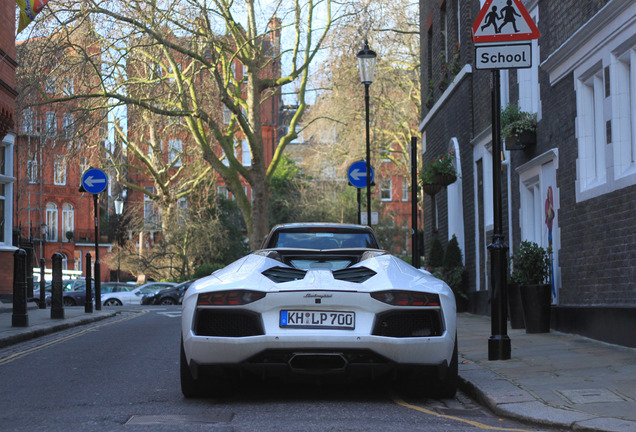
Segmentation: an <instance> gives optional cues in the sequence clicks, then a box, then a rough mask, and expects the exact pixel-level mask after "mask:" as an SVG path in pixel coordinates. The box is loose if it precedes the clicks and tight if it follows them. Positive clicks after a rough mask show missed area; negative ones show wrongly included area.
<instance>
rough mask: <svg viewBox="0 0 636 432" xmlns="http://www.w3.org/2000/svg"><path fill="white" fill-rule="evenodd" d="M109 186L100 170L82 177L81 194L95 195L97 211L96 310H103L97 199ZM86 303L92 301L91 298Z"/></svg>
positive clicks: (94, 200)
mask: <svg viewBox="0 0 636 432" xmlns="http://www.w3.org/2000/svg"><path fill="white" fill-rule="evenodd" d="M106 186H108V177H107V176H106V173H105V172H104V171H102V170H100V169H98V168H92V167H91V168H89V169H87V170H86V172H85V173H84V174H83V175H82V187H81V189H80V192H88V193H91V194H93V207H94V209H95V264H94V267H95V271H94V272H93V274H94V278H95V310H102V285H101V280H100V279H101V278H100V276H101V264H100V262H99V205H98V203H97V198H98V196H99V194H100V193H102V192H103V191H104V190H105V189H106ZM86 301H90V299H89V298H87V299H86Z"/></svg>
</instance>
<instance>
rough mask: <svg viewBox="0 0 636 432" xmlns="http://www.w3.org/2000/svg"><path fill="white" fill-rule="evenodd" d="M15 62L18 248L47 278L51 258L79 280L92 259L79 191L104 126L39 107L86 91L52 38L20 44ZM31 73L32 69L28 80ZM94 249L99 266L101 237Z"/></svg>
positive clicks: (87, 208) (90, 231) (90, 212)
mask: <svg viewBox="0 0 636 432" xmlns="http://www.w3.org/2000/svg"><path fill="white" fill-rule="evenodd" d="M77 34H78V35H81V34H82V32H77ZM87 50H88V52H93V53H96V52H98V47H96V46H90V45H88V46H87ZM35 53H39V54H40V55H37V54H35ZM17 56H18V58H19V62H20V65H21V66H20V69H19V72H20V73H19V79H18V82H17V87H18V88H19V89H20V90H19V91H20V95H19V97H18V100H17V105H16V112H17V113H18V115H17V116H16V117H17V118H16V134H17V136H16V148H15V152H14V166H15V168H14V169H15V178H16V182H15V194H14V195H15V201H14V207H15V212H14V219H13V227H14V232H15V233H16V237H17V239H18V241H19V244H20V245H21V247H23V248H25V249H29V248H30V249H32V251H33V253H32V262H31V263H30V264H31V265H32V266H33V267H35V268H37V267H39V266H40V260H42V259H44V263H45V267H46V268H47V269H49V270H50V269H51V259H52V256H53V254H54V253H60V254H62V257H63V260H62V270H63V271H64V272H65V277H77V276H81V275H84V274H85V270H86V269H85V257H86V254H87V253H89V252H90V253H91V256H92V258H93V262H94V260H95V256H96V254H95V228H94V227H95V219H94V204H93V196H92V195H91V194H89V193H81V192H79V186H80V184H81V176H82V174H83V173H84V172H85V171H86V170H87V169H88V168H89V167H90V166H95V167H98V166H99V157H98V156H99V153H100V151H101V149H102V148H103V145H104V143H105V138H106V130H107V127H106V120H105V119H104V116H103V113H101V112H92V113H87V112H86V111H82V110H80V109H78V108H79V102H78V101H71V102H68V103H50V104H40V103H41V102H42V100H43V99H42V98H41V97H40V96H39V92H38V90H39V89H42V90H44V91H45V92H46V97H47V98H48V99H54V98H56V97H61V96H72V95H73V94H75V93H78V92H82V91H87V88H88V87H87V86H90V85H91V80H90V79H88V78H87V76H83V75H82V74H81V73H79V72H78V68H75V67H72V66H71V67H69V66H68V65H69V62H71V60H70V57H72V53H70V52H69V48H65V46H64V44H63V42H62V41H58V40H55V36H52V37H50V38H43V39H35V40H26V41H23V42H20V43H19V44H17ZM33 65H37V66H36V67H35V73H32V72H33V71H32V70H31V67H32V66H33ZM67 68H68V70H67ZM38 80H39V81H38ZM107 195H108V194H107V193H105V194H100V205H99V207H104V208H108V205H107V204H108V201H109V198H108V196H107ZM111 207H112V206H111ZM99 243H100V246H99V253H100V259H103V257H104V256H105V255H106V254H107V253H108V252H109V250H110V248H111V244H110V243H109V239H107V238H104V237H102V236H100V239H99ZM109 272H110V270H109V269H108V268H107V267H106V266H105V265H102V266H101V274H100V280H102V281H105V280H109ZM93 275H94V272H93Z"/></svg>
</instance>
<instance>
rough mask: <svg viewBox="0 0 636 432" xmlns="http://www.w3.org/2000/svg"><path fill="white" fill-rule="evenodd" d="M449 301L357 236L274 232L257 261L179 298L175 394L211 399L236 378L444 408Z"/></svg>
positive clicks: (250, 259)
mask: <svg viewBox="0 0 636 432" xmlns="http://www.w3.org/2000/svg"><path fill="white" fill-rule="evenodd" d="M456 334H457V333H456V316H455V297H454V296H453V293H452V291H451V290H450V288H449V287H448V286H447V285H446V284H445V283H444V282H443V281H441V280H439V279H436V278H434V277H433V276H432V275H431V274H430V273H428V272H426V271H424V270H420V269H416V268H414V267H412V266H410V265H409V264H407V263H405V262H404V261H402V260H400V259H399V258H396V257H394V256H392V255H390V254H388V253H387V252H385V251H383V250H380V249H379V245H378V242H377V240H376V238H375V236H374V234H373V231H372V230H371V229H370V228H368V227H365V226H360V225H343V224H288V225H279V226H277V227H275V228H274V229H273V230H272V232H271V233H270V235H269V236H268V238H267V239H266V240H265V242H264V244H263V248H262V249H261V250H258V251H255V252H253V253H251V254H249V255H247V256H246V257H244V258H241V259H239V260H238V261H236V262H234V263H232V264H230V265H229V266H227V267H226V268H224V269H221V270H218V271H216V272H214V273H213V274H212V275H210V276H208V277H205V278H202V279H199V280H197V281H196V282H195V283H193V284H192V285H191V286H190V288H189V289H188V291H187V292H186V294H185V296H184V298H183V315H182V330H181V335H182V342H181V389H182V391H183V394H184V395H185V396H186V397H196V396H202V395H205V394H222V392H223V391H224V390H225V389H226V386H228V385H231V382H232V380H233V379H237V377H239V376H241V377H246V376H253V377H255V378H259V379H261V378H267V377H281V378H285V377H303V376H311V377H312V378H313V379H315V378H316V377H324V378H329V377H337V378H338V379H354V378H358V377H367V378H381V377H389V379H396V380H397V381H396V382H399V383H402V385H405V386H407V387H408V390H409V391H411V392H415V393H421V394H432V395H435V396H437V397H452V396H454V394H455V391H456V387H457V338H456Z"/></svg>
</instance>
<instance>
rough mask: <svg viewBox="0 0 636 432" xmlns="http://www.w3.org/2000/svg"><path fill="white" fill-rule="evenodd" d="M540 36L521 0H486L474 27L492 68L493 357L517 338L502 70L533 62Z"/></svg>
mask: <svg viewBox="0 0 636 432" xmlns="http://www.w3.org/2000/svg"><path fill="white" fill-rule="evenodd" d="M513 2H514V6H513ZM504 28H505V30H506V31H505V32H504V31H503V29H504ZM538 38H539V29H538V28H537V26H536V24H535V23H534V21H533V20H532V18H531V17H530V14H528V11H527V10H526V8H525V6H524V5H523V3H522V2H521V0H486V2H485V3H484V5H483V7H482V8H481V10H480V11H479V14H478V15H477V19H476V20H475V22H474V23H473V28H472V39H473V43H474V45H475V59H476V62H475V68H476V69H492V72H491V76H492V79H491V85H492V87H491V111H492V126H491V129H492V155H493V158H492V159H493V163H492V179H493V191H492V193H493V236H492V243H491V244H489V245H488V250H489V251H490V266H491V268H490V270H491V304H492V312H491V330H492V334H491V336H490V338H489V339H488V360H509V359H510V355H511V352H510V351H511V343H510V338H509V337H508V334H507V329H508V327H507V326H508V313H507V312H508V311H507V305H508V302H507V295H508V286H507V283H508V261H507V256H506V255H507V251H508V247H507V246H506V244H505V243H504V236H503V227H502V225H503V224H502V197H501V194H502V191H501V153H502V145H501V125H500V114H501V94H500V84H501V83H500V75H499V69H510V68H521V67H531V66H532V56H531V53H532V48H531V45H530V44H529V43H528V42H530V41H531V40H533V39H538ZM524 42H525V44H524ZM485 44H490V45H485ZM493 44H494V45H493Z"/></svg>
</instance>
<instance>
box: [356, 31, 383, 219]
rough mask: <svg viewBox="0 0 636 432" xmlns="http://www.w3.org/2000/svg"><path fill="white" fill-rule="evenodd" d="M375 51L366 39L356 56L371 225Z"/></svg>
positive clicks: (368, 214)
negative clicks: (371, 91)
mask: <svg viewBox="0 0 636 432" xmlns="http://www.w3.org/2000/svg"><path fill="white" fill-rule="evenodd" d="M377 56H378V55H377V54H376V53H375V51H372V50H371V49H370V48H369V41H367V40H365V41H364V48H362V49H361V50H360V51H359V52H358V54H357V55H356V57H358V66H359V68H360V81H362V84H364V109H365V114H366V122H365V123H366V132H367V133H366V137H367V156H366V159H367V225H369V226H371V147H370V145H369V86H370V85H371V83H372V82H373V72H374V70H375V60H376V58H377Z"/></svg>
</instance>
